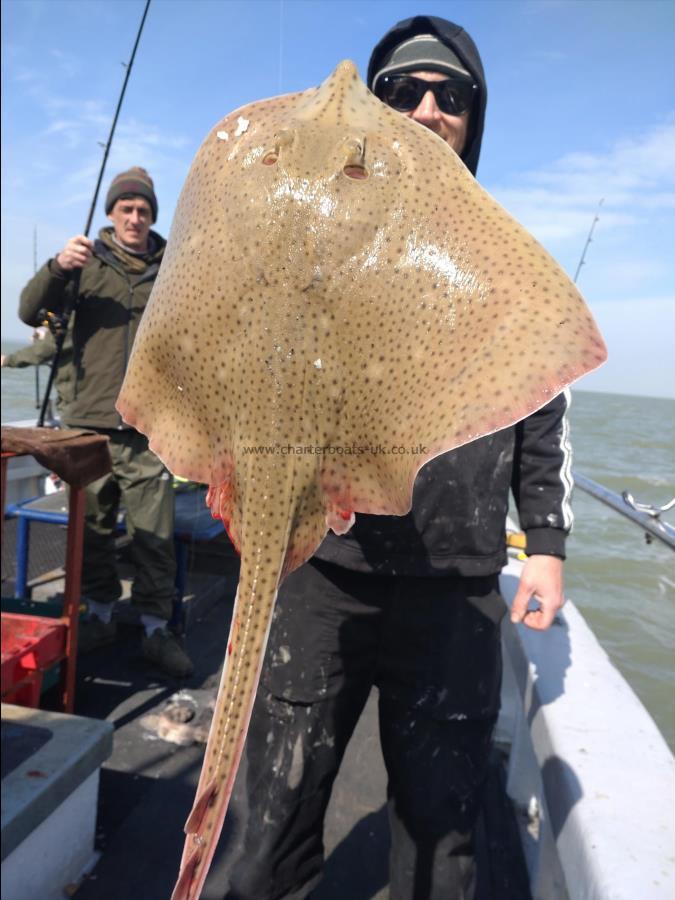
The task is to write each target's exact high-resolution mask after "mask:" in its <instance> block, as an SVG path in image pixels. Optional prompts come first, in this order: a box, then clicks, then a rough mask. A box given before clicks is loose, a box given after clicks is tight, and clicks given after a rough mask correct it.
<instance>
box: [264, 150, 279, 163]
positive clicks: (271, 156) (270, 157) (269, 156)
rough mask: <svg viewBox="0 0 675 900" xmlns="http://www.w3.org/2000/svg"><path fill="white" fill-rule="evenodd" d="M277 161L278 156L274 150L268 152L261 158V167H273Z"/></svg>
mask: <svg viewBox="0 0 675 900" xmlns="http://www.w3.org/2000/svg"><path fill="white" fill-rule="evenodd" d="M278 159H279V154H278V153H277V151H276V150H270V151H269V153H266V154H265V155H264V156H263V158H262V164H263V166H273V165H274V164H275V163H276V162H277V160H278Z"/></svg>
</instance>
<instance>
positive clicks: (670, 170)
mask: <svg viewBox="0 0 675 900" xmlns="http://www.w3.org/2000/svg"><path fill="white" fill-rule="evenodd" d="M144 6H145V3H144V0H103V2H100V0H2V135H1V141H2V242H1V250H2V286H1V291H2V292H1V300H2V333H3V339H5V340H7V339H11V340H23V339H25V340H26V341H28V340H29V338H30V329H28V328H27V327H26V326H24V325H23V324H22V323H21V322H20V321H19V319H18V317H17V306H18V300H19V294H20V292H21V289H22V287H23V285H24V284H25V283H26V281H27V280H28V279H29V278H30V277H31V275H32V274H33V271H34V266H35V259H37V264H38V265H41V264H42V263H44V262H45V261H46V260H47V259H48V258H49V257H51V256H54V255H55V254H56V253H57V252H58V251H59V250H60V249H61V248H62V247H63V245H64V244H65V242H66V241H67V239H68V238H69V237H71V236H72V235H74V234H79V233H81V232H82V231H83V229H84V225H85V222H86V218H87V214H88V211H89V206H90V204H91V201H92V196H93V192H94V187H95V184H96V179H97V176H98V171H99V168H100V165H101V160H102V154H103V151H102V145H104V144H105V141H106V140H107V138H108V133H109V131H110V126H111V123H112V117H113V113H114V110H115V106H116V104H117V100H118V97H119V93H120V90H121V87H122V82H123V79H124V68H123V63H124V62H127V61H128V60H129V58H130V56H131V50H132V47H133V43H134V40H135V38H136V32H137V30H138V26H139V23H140V20H141V16H142V13H143V8H144ZM419 13H426V14H431V15H439V16H443V17H445V18H448V19H451V20H453V21H455V22H458V23H460V24H462V25H463V26H464V27H465V28H466V29H467V30H468V31H469V33H470V34H471V35H472V36H473V38H474V40H475V41H476V43H477V44H478V47H479V49H480V52H481V55H482V58H483V62H484V65H485V70H486V75H487V81H488V91H489V101H488V110H487V124H486V130H485V136H484V141H483V150H482V154H481V161H480V166H479V169H478V179H479V181H480V182H481V183H482V184H483V186H484V187H485V188H486V189H487V190H488V191H489V192H490V193H491V194H492V195H493V196H494V197H495V198H496V199H497V200H498V201H499V202H500V203H501V204H502V205H503V206H504V207H505V208H506V209H507V210H508V211H509V212H510V213H511V214H512V215H514V216H515V217H516V218H517V219H518V220H519V221H520V222H521V223H522V224H523V225H524V226H525V227H526V228H528V229H529V230H530V231H531V233H532V234H533V235H534V236H535V237H536V238H537V239H538V240H539V241H540V242H541V243H542V244H543V245H544V246H545V247H546V249H547V250H548V251H549V252H550V253H552V255H553V256H554V257H555V258H556V259H557V260H558V262H559V263H560V264H561V265H562V266H563V268H564V269H565V270H566V271H567V272H568V273H569V274H570V276H574V274H575V272H576V269H577V266H578V263H579V260H580V257H581V253H582V250H583V247H584V244H585V241H586V238H587V235H588V233H589V229H590V227H591V224H592V223H593V220H594V217H595V216H596V214H597V215H598V216H599V219H598V221H597V222H596V225H595V230H594V234H593V241H592V243H591V244H590V246H589V247H588V252H587V255H586V260H585V264H584V266H583V267H582V269H581V272H580V275H579V279H578V285H579V288H580V290H581V292H582V294H583V295H584V297H585V298H586V301H587V302H588V304H589V306H590V308H591V310H592V312H593V314H594V316H595V318H596V321H597V322H598V325H599V326H600V329H601V331H602V332H603V335H604V337H605V340H606V342H607V345H608V348H609V354H610V356H609V361H608V362H607V363H606V365H605V366H604V367H602V368H601V369H600V370H598V371H596V372H594V373H592V374H590V375H588V376H586V377H585V378H584V379H583V381H582V382H580V384H579V388H580V389H587V390H594V391H607V392H612V393H630V394H640V395H645V396H654V397H675V348H674V346H673V345H674V343H675V249H674V248H675V67H674V66H673V65H672V62H673V47H675V2H673V0H638V2H633V0H461V2H438V0H436V2H432V0H426V2H423V3H419V2H408V0H399V2H397V0H371V2H368V0H359V2H351V0H241V2H240V0H152V2H151V4H150V11H149V13H148V17H147V20H146V23H145V28H144V31H143V34H142V37H141V41H140V44H139V48H138V53H137V56H136V61H135V63H134V67H133V70H132V73H131V76H130V79H129V85H128V88H127V93H126V96H125V100H124V104H123V107H122V111H121V115H120V119H119V122H118V126H117V131H116V133H115V137H114V140H113V144H112V148H111V152H110V157H109V160H108V164H107V167H106V171H105V175H104V180H103V189H102V193H101V195H100V197H99V202H98V207H97V213H96V216H95V218H94V223H93V232H94V234H95V233H96V232H97V231H98V229H99V228H101V227H103V226H104V225H106V224H107V220H106V218H105V214H104V210H103V199H104V197H105V190H106V189H107V185H108V183H109V182H110V180H111V179H112V178H113V177H114V175H115V174H117V173H118V172H120V171H122V170H124V169H126V168H128V167H129V166H131V165H142V166H144V167H145V168H146V169H148V171H149V172H150V173H151V175H152V177H153V179H154V181H155V188H156V192H157V195H158V198H159V218H158V221H157V223H156V226H155V227H156V229H157V230H158V231H159V232H160V233H161V234H163V235H165V236H168V233H169V230H170V226H171V219H172V214H173V210H174V207H175V204H176V200H177V198H178V194H179V192H180V189H181V186H182V183H183V181H184V179H185V176H186V174H187V171H188V169H189V166H190V163H191V161H192V158H193V156H194V154H195V152H196V151H197V149H198V147H199V145H200V143H201V141H202V140H203V138H204V137H205V136H206V134H207V132H208V131H209V130H210V128H211V127H212V126H213V125H214V124H215V123H216V122H217V121H218V120H220V119H221V118H222V117H223V116H225V115H226V114H227V113H229V112H231V111H232V110H234V109H236V108H237V107H239V106H241V105H243V104H245V103H248V102H251V101H253V100H259V99H262V98H264V97H269V96H273V95H275V94H279V93H287V92H290V91H297V90H304V89H306V88H308V87H312V86H314V85H317V84H319V83H320V82H321V81H323V80H324V79H325V78H326V77H327V76H328V75H329V74H330V72H331V71H332V69H333V68H334V67H335V65H336V64H337V63H338V62H339V61H340V60H341V59H345V58H349V59H352V60H353V61H354V62H355V63H356V65H357V67H358V69H359V71H360V72H361V74H362V76H365V73H366V69H367V64H368V58H369V55H370V51H371V50H372V48H373V46H374V45H375V44H376V43H377V41H378V40H379V39H380V38H381V37H382V36H383V34H384V33H385V32H386V31H387V30H388V29H389V28H390V27H391V26H392V25H393V24H395V22H397V21H399V20H400V19H403V18H406V17H408V16H411V15H416V14H419ZM439 189H442V187H440V186H439ZM601 201H602V203H601ZM600 204H601V205H600Z"/></svg>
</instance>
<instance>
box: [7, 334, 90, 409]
mask: <svg viewBox="0 0 675 900" xmlns="http://www.w3.org/2000/svg"><path fill="white" fill-rule="evenodd" d="M55 350H56V344H55V342H54V336H53V335H52V334H51V332H49V331H48V332H47V333H46V335H45V336H44V337H43V338H42V339H41V340H34V341H33V343H32V344H28V346H27V347H22V348H21V349H20V350H17V351H16V353H9V354H8V355H7V356H5V358H4V360H3V363H2V364H3V366H7V368H8V369H23V368H25V367H26V366H42V365H44V366H49V365H51V361H52V359H53V358H54V352H55ZM73 376H74V370H73V340H72V334H71V331H70V330H69V331H68V334H67V335H66V338H65V340H64V342H63V347H62V348H61V356H60V357H59V365H58V368H57V370H56V376H55V378H54V387H55V388H56V398H57V399H56V408H57V410H58V411H59V414H60V415H61V416H63V415H64V414H65V412H66V408H67V405H68V403H70V401H71V399H72V383H73Z"/></svg>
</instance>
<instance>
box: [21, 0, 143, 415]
mask: <svg viewBox="0 0 675 900" xmlns="http://www.w3.org/2000/svg"><path fill="white" fill-rule="evenodd" d="M149 8H150V0H146V2H145V8H144V10H143V16H142V18H141V24H140V25H139V27H138V32H137V34H136V40H135V42H134V47H133V50H132V51H131V58H130V59H129V62H128V64H127V65H126V73H125V76H124V82H123V84H122V90H121V92H120V96H119V100H118V101H117V108H116V109H115V115H114V117H113V121H112V125H111V127H110V134H109V135H108V140H107V141H106V144H105V148H104V151H103V159H102V161H101V168H100V169H99V173H98V178H97V180H96V187H95V188H94V196H93V197H92V201H91V206H90V207H89V215H88V216H87V221H86V224H85V226H84V232H83V237H85V238H88V237H89V232H90V230H91V223H92V221H93V218H94V212H95V211H96V203H97V201H98V195H99V191H100V189H101V182H102V181H103V174H104V172H105V167H106V163H107V162H108V156H109V154H110V147H111V145H112V141H113V137H114V135H115V128H116V127H117V120H118V118H119V114H120V110H121V109H122V103H123V101H124V94H125V93H126V89H127V84H128V83H129V76H130V75H131V69H132V67H133V65H134V60H135V58H136V51H137V49H138V44H139V42H140V39H141V34H142V32H143V26H144V25H145V19H146V17H147V15H148V9H149ZM81 274H82V269H81V268H75V269H73V270H72V274H71V277H70V283H69V286H68V293H67V295H66V301H65V303H64V307H63V309H62V311H61V312H60V313H55V312H53V311H52V310H45V311H44V320H45V324H46V325H48V326H49V328H50V330H51V331H52V333H53V335H54V343H55V350H54V356H53V358H52V363H51V368H50V370H49V378H48V379H47V386H46V388H45V393H44V397H43V399H42V407H41V409H40V415H39V417H38V421H37V424H38V426H39V427H42V426H43V425H44V423H45V417H46V415H47V410H48V408H49V398H50V395H51V392H52V386H53V384H54V378H55V377H56V373H57V371H58V367H59V362H60V359H61V354H62V351H63V344H64V341H65V339H66V335H67V333H68V328H69V325H70V319H71V316H72V314H73V311H74V310H75V309H76V307H77V301H78V296H79V292H80V277H81Z"/></svg>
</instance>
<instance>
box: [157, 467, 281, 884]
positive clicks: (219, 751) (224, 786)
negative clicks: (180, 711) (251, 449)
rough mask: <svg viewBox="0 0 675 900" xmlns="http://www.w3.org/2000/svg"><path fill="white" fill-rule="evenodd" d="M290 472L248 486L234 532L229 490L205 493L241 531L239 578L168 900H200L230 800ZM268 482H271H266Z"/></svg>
mask: <svg viewBox="0 0 675 900" xmlns="http://www.w3.org/2000/svg"><path fill="white" fill-rule="evenodd" d="M289 474H291V473H289V472H288V471H286V472H284V473H282V472H279V473H277V475H278V476H280V477H279V480H278V481H277V482H276V485H274V486H272V485H270V490H266V489H265V485H264V484H263V483H262V479H261V478H260V476H259V475H258V477H257V478H253V479H251V480H250V481H251V483H252V485H253V488H252V493H253V494H254V495H255V494H257V493H258V492H259V491H262V493H261V494H260V496H258V497H255V496H254V497H251V496H249V497H248V498H247V504H246V506H247V507H248V509H249V510H253V511H254V515H247V513H246V511H245V513H244V518H243V521H242V523H241V529H239V528H238V527H237V524H236V523H234V522H232V520H231V509H232V504H231V487H230V485H229V484H225V485H220V486H216V487H212V489H211V491H210V494H209V496H210V501H211V508H212V509H214V511H217V513H218V514H219V515H220V516H221V517H222V518H223V519H224V520H225V521H226V524H228V530H230V533H231V535H232V537H233V538H234V540H235V543H238V541H237V538H238V537H239V532H240V536H241V574H240V577H239V585H238V588H237V596H236V600H235V605H234V611H233V614H232V624H231V626H230V634H229V638H228V642H227V655H226V659H225V665H224V666H223V672H222V676H221V680H220V687H219V689H218V697H217V700H216V708H215V710H214V715H213V721H212V723H211V730H210V732H209V739H208V743H207V746H206V753H205V756H204V763H203V767H202V772H201V776H200V779H199V786H198V788H197V794H196V798H195V803H194V806H193V808H192V811H191V812H190V815H189V816H188V819H187V822H186V823H185V832H186V835H187V837H186V841H185V847H184V850H183V857H182V860H181V868H180V874H179V877H178V881H177V883H176V886H175V888H174V891H173V894H172V895H171V900H197V898H198V897H199V895H200V892H201V889H202V887H203V884H204V881H205V879H206V875H207V873H208V870H209V867H210V864H211V860H212V859H213V854H214V852H215V849H216V845H217V843H218V838H219V836H220V832H221V829H222V826H223V822H224V819H225V813H226V811H227V806H228V803H229V799H230V796H231V794H232V788H233V785H234V779H235V776H236V774H237V768H238V766H239V761H240V759H241V755H242V751H243V748H244V742H245V740H246V732H247V730H248V723H249V720H250V717H251V712H252V709H253V702H254V699H255V694H256V689H257V686H258V681H259V678H260V670H261V667H262V661H263V658H264V654H265V647H266V645H267V637H268V634H269V628H270V623H271V618H272V610H273V608H274V601H275V599H276V595H277V590H278V586H279V582H280V580H281V578H282V577H283V574H284V572H285V565H286V559H287V549H288V544H289V539H290V534H291V528H292V522H293V518H294V515H293V514H294V506H295V505H296V504H295V502H294V497H293V491H292V490H291V491H282V493H284V494H285V495H286V496H285V498H284V501H283V502H279V501H278V493H279V491H280V490H282V484H283V482H284V481H286V482H287V483H288V480H289ZM268 476H269V473H268ZM267 480H268V481H270V480H271V479H270V478H269V477H268V479H267ZM290 481H291V482H292V474H291V478H290ZM279 482H281V484H280V483H279ZM272 487H274V490H272ZM275 495H276V499H275V500H274V502H272V500H271V498H274V497H275ZM256 501H257V502H256Z"/></svg>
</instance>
